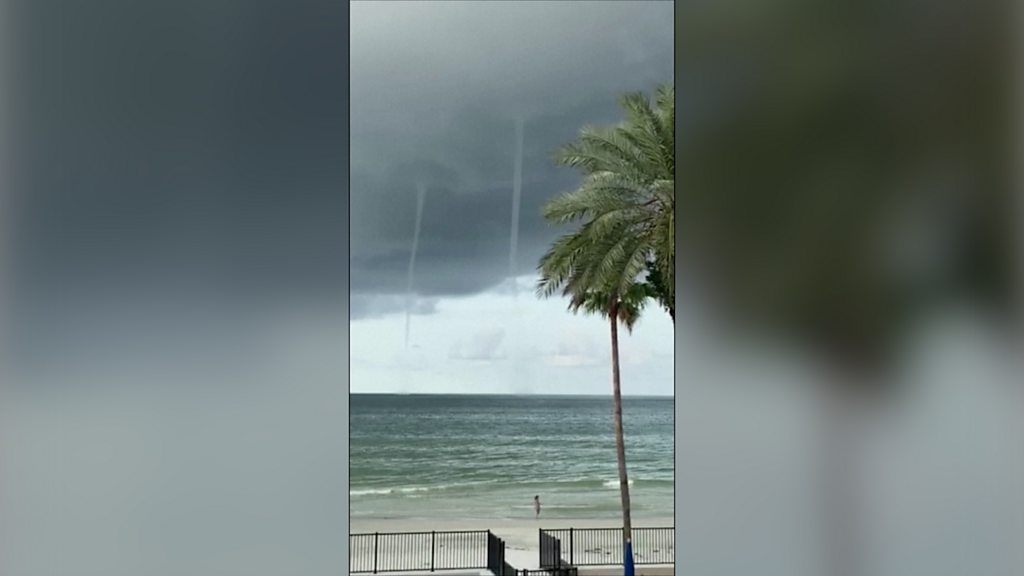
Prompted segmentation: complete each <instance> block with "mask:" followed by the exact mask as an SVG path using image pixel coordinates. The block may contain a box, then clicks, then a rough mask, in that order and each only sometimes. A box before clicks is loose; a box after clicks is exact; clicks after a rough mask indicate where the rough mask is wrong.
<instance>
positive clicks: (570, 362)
mask: <svg viewBox="0 0 1024 576" xmlns="http://www.w3.org/2000/svg"><path fill="white" fill-rule="evenodd" d="M542 359H543V361H544V363H545V364H547V365H548V366H555V367H561V368H576V367H583V366H597V365H598V364H600V363H601V362H602V361H604V360H605V358H604V355H603V354H602V353H600V350H599V349H598V348H597V346H596V345H595V344H594V341H593V340H592V339H591V338H590V337H589V336H587V335H585V334H582V333H573V334H566V335H564V336H563V337H562V339H561V340H560V341H559V342H558V344H557V345H556V346H555V348H554V350H549V351H548V352H546V353H544V354H543V355H542Z"/></svg>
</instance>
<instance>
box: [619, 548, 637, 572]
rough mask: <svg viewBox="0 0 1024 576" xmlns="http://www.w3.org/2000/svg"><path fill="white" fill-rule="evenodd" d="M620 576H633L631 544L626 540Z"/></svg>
mask: <svg viewBox="0 0 1024 576" xmlns="http://www.w3.org/2000/svg"><path fill="white" fill-rule="evenodd" d="M622 576H635V573H634V570H633V543H632V542H630V541H629V540H626V555H625V556H623V558H622Z"/></svg>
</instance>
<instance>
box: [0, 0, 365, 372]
mask: <svg viewBox="0 0 1024 576" xmlns="http://www.w3.org/2000/svg"><path fill="white" fill-rule="evenodd" d="M275 6H276V7H275ZM7 8H8V10H7V11H6V12H5V18H6V19H7V20H8V21H7V22H5V37H4V38H3V42H4V48H5V49H4V56H5V57H6V58H9V62H8V65H9V67H8V68H7V70H9V71H11V74H12V76H11V77H7V78H5V82H4V85H3V89H4V91H5V92H6V94H5V96H6V98H4V100H5V101H6V103H7V104H8V106H10V107H9V108H8V109H7V110H5V111H4V112H5V116H7V117H8V118H9V120H10V122H9V124H10V128H9V131H8V132H7V133H5V137H7V138H9V141H10V142H11V143H14V144H15V146H13V152H12V154H13V158H12V160H13V161H12V163H11V165H12V166H13V171H12V173H9V174H5V178H6V180H5V182H4V187H5V190H4V194H5V195H7V198H5V200H6V201H7V202H8V203H6V204H5V205H4V206H5V208H9V209H10V210H11V214H9V215H7V216H8V218H5V220H7V221H9V222H12V223H13V227H14V230H13V231H11V238H12V240H11V245H10V246H6V247H5V248H7V250H5V252H6V254H5V257H7V258H9V262H6V263H5V264H7V265H9V266H10V268H8V269H7V270H5V271H8V272H12V274H10V276H11V277H12V278H13V283H14V286H12V287H11V288H10V292H8V293H7V294H8V295H9V296H11V297H12V298H13V300H12V301H11V302H12V305H11V308H12V309H13V312H12V315H13V316H14V324H12V325H11V327H12V328H11V329H12V330H13V331H14V332H15V333H17V334H18V336H19V337H18V338H17V339H16V344H18V345H19V346H24V347H25V348H26V349H28V350H30V351H32V352H33V353H34V354H36V355H41V356H43V357H46V356H47V355H50V354H53V353H55V352H54V350H52V349H51V348H52V347H50V346H45V347H44V346H42V345H41V344H40V343H47V345H53V347H60V348H61V349H68V347H70V346H73V345H76V344H75V343H76V342H80V340H81V339H75V338H77V337H74V336H72V335H70V331H68V330H67V329H66V325H67V324H68V323H69V322H78V323H79V324H81V325H83V326H84V325H91V329H90V330H88V331H83V332H88V333H89V338H91V339H93V340H100V339H104V340H109V341H117V342H121V343H123V344H124V345H125V346H127V345H129V344H131V345H133V346H134V345H136V344H137V343H138V342H139V335H140V334H145V335H146V338H147V339H156V338H158V337H160V338H162V340H160V343H159V344H157V343H154V344H153V346H152V347H151V348H152V349H153V350H159V349H160V347H161V346H162V347H163V348H164V349H169V348H172V347H174V348H179V347H180V346H181V344H182V342H180V341H178V340H175V338H174V337H173V336H171V335H169V334H168V333H167V332H166V331H165V330H160V329H159V328H158V327H161V326H166V325H167V324H168V323H173V324H176V325H177V324H182V323H184V324H187V325H188V326H189V327H190V328H189V330H190V331H191V332H192V336H191V337H190V338H189V342H191V343H197V342H202V343H204V344H203V345H206V346H207V348H209V349H210V350H213V348H215V347H216V346H217V345H218V343H220V344H223V343H224V342H226V341H239V340H240V339H242V338H246V337H248V332H247V329H246V328H245V326H244V320H245V318H247V317H251V316H255V315H264V314H268V313H270V314H272V313H275V312H276V310H277V309H280V308H282V307H287V306H292V305H298V304H301V305H303V306H307V307H310V306H312V307H316V306H318V305H320V306H329V307H333V308H337V307H338V306H339V305H340V303H342V302H344V301H345V299H346V298H345V292H346V289H347V284H348V282H347V276H348V274H347V253H348V230H347V225H348V195H347V180H348V177H347V164H348V162H347V159H348V150H347V130H348V121H347V118H348V88H347V84H348V80H347V76H348V73H347V68H348V63H347V62H346V59H345V57H344V54H345V47H346V38H345V33H344V30H345V29H346V27H347V23H346V7H345V6H344V5H340V4H338V3H337V2H332V1H323V2H302V3H297V4H294V5H291V4H289V5H287V6H284V5H281V4H279V3H272V2H264V1H260V0H256V1H246V2H236V3H229V2H207V1H205V0H202V1H200V0H182V1H175V2H169V3H168V2H132V1H117V0H111V1H106V0H104V1H98V2H88V3H82V2H29V1H23V2H11V3H9V6H8V7H7ZM7 31H10V34H6V32H7ZM161 334H163V336H160V335H161ZM62 343H63V344H62ZM114 348H115V349H116V348H117V346H114ZM211 354H213V352H211ZM15 356H16V357H18V358H22V359H23V358H26V357H27V356H26V354H15Z"/></svg>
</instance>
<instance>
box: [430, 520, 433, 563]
mask: <svg viewBox="0 0 1024 576" xmlns="http://www.w3.org/2000/svg"><path fill="white" fill-rule="evenodd" d="M430 571H431V572H433V571H434V530H431V531H430Z"/></svg>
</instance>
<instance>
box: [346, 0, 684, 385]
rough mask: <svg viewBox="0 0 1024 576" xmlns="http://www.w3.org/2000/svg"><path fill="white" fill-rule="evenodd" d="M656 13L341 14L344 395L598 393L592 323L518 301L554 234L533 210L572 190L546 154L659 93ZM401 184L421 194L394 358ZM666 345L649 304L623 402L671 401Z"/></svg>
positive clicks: (452, 7) (402, 251)
mask: <svg viewBox="0 0 1024 576" xmlns="http://www.w3.org/2000/svg"><path fill="white" fill-rule="evenodd" d="M672 11H673V7H672V4H671V3H670V2H593V3H590V2H576V1H573V2H387V3H376V2H355V3H353V4H352V11H351V15H352V24H351V26H352V39H351V48H352V52H351V80H352V84H351V97H352V108H351V130H352V131H351V147H352V148H351V171H352V179H351V195H352V199H351V215H352V235H351V282H352V300H351V314H352V324H351V332H350V335H351V351H352V359H351V360H352V364H351V366H352V372H351V377H352V380H351V382H352V390H353V391H354V392H368V391H407V392H425V391H431V392H443V391H460V392H468V391H490V392H519V393H527V392H553V393H593V394H603V393H606V392H607V390H608V387H609V386H608V382H609V377H608V373H609V371H608V369H607V365H608V354H609V345H608V329H607V325H606V324H605V323H604V322H603V321H601V320H600V319H598V318H573V317H572V316H571V315H570V314H569V313H568V312H565V303H564V301H561V300H558V299H555V300H552V301H547V302H544V301H539V300H538V299H537V298H536V296H534V294H533V284H534V282H535V277H534V276H533V273H534V270H535V269H536V265H537V262H538V259H539V257H540V255H541V254H542V253H543V250H544V249H545V248H546V246H547V245H548V244H549V243H550V242H551V240H553V239H554V238H555V237H556V236H557V235H558V234H560V233H564V232H565V231H566V229H556V228H553V227H551V226H549V225H547V224H546V223H545V222H544V221H543V219H542V218H541V217H540V208H541V205H542V204H543V203H544V201H546V200H547V199H549V198H551V197H552V196H554V195H556V194H558V193H559V192H563V191H566V190H570V189H572V188H573V187H575V186H576V185H577V184H578V183H579V176H578V174H577V173H576V172H575V171H573V170H571V169H568V168H563V167H558V166H556V165H555V164H554V163H553V162H552V160H551V156H552V153H553V151H554V150H555V148H557V147H558V146H559V145H561V144H563V143H566V142H568V141H570V140H572V139H573V138H574V137H575V135H576V134H577V132H578V130H579V129H580V127H582V126H583V125H585V124H605V123H612V122H616V121H618V120H619V119H621V115H620V113H619V109H618V107H617V104H616V100H617V97H618V96H619V95H620V94H621V93H623V92H626V91H632V90H643V91H645V92H648V93H649V92H651V91H652V90H653V89H654V88H655V87H656V86H657V85H658V84H661V83H670V82H672V70H673V67H672V66H673V57H672V47H673V30H672ZM517 119H522V121H523V127H524V130H523V134H524V136H523V168H522V199H521V212H520V222H519V232H518V245H517V251H516V256H517V257H516V259H515V262H514V272H515V275H516V276H518V278H519V280H518V283H517V285H518V286H519V288H518V290H517V295H515V296H513V294H512V290H511V288H512V286H511V284H510V281H509V278H510V247H511V242H510V233H511V227H512V196H513V193H512V180H513V172H514V170H513V165H514V164H513V159H514V151H515V143H516V140H515V123H516V120H517ZM417 183H422V184H423V186H424V187H425V188H426V193H425V200H424V207H423V214H422V221H421V232H420V238H419V242H418V247H417V251H416V252H417V254H416V264H415V274H414V278H413V291H414V293H415V296H414V302H413V304H412V306H411V308H412V309H413V312H414V313H413V316H412V319H411V322H410V332H409V338H410V339H409V345H408V347H406V344H405V309H406V302H407V300H406V292H407V281H408V278H407V275H408V269H409V260H410V254H411V252H412V244H413V235H414V228H415V220H416V187H417ZM672 337H673V332H672V323H671V321H670V320H669V318H668V316H667V315H666V314H665V313H664V312H661V311H659V310H658V309H656V308H653V307H652V308H651V310H650V313H649V314H648V316H647V317H646V318H645V319H644V320H643V321H642V322H641V324H640V325H639V326H638V328H637V330H636V334H635V335H634V336H632V337H628V338H627V341H625V342H623V354H624V355H625V356H627V358H628V359H627V365H628V367H624V375H623V378H624V386H625V389H626V392H627V393H634V394H671V393H672ZM556 382H557V386H555V387H553V386H552V384H553V383H556Z"/></svg>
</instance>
